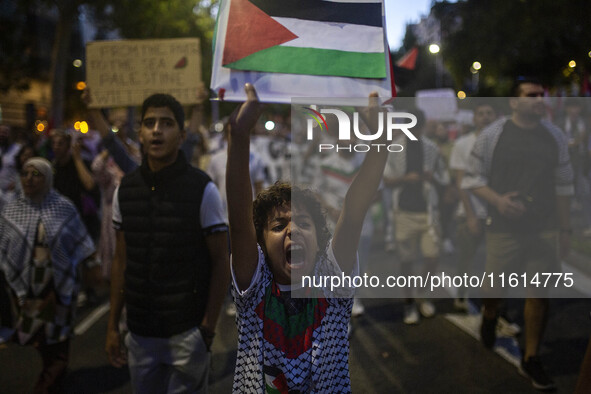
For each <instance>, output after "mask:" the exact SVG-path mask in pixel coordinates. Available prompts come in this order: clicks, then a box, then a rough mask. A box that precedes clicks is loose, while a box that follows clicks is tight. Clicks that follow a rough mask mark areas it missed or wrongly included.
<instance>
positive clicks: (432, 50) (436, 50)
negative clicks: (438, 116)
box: [429, 44, 441, 54]
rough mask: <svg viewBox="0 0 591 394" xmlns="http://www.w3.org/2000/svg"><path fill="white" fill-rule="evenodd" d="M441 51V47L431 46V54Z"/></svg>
mask: <svg viewBox="0 0 591 394" xmlns="http://www.w3.org/2000/svg"><path fill="white" fill-rule="evenodd" d="M440 49H441V48H439V45H437V44H431V45H429V52H431V53H432V54H436V53H439V51H440Z"/></svg>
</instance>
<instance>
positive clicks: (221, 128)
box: [213, 122, 224, 133]
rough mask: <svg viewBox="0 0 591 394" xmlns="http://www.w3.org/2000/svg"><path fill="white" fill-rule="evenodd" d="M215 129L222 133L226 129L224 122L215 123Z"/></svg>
mask: <svg viewBox="0 0 591 394" xmlns="http://www.w3.org/2000/svg"><path fill="white" fill-rule="evenodd" d="M213 129H214V130H215V131H216V132H217V133H221V132H222V131H224V122H217V123H216V124H215V126H214V127H213Z"/></svg>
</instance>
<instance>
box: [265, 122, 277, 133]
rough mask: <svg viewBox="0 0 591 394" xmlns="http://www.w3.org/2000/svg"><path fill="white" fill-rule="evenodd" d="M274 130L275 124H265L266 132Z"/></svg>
mask: <svg viewBox="0 0 591 394" xmlns="http://www.w3.org/2000/svg"><path fill="white" fill-rule="evenodd" d="M274 128H275V122H273V121H271V120H269V121H267V123H265V129H267V130H268V131H271V130H273V129H274Z"/></svg>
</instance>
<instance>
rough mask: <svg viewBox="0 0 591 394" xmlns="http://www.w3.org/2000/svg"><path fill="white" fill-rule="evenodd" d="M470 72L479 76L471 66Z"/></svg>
mask: <svg viewBox="0 0 591 394" xmlns="http://www.w3.org/2000/svg"><path fill="white" fill-rule="evenodd" d="M470 72H471V73H472V74H478V70H475V69H474V67H472V66H470Z"/></svg>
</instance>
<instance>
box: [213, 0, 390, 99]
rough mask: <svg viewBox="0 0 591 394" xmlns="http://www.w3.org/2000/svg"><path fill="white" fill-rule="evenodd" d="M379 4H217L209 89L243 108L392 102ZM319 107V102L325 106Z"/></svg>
mask: <svg viewBox="0 0 591 394" xmlns="http://www.w3.org/2000/svg"><path fill="white" fill-rule="evenodd" d="M390 62H391V59H390V53H389V48H388V44H387V42H386V37H385V31H384V14H383V3H382V0H221V1H220V10H219V13H218V20H217V23H216V31H215V36H214V58H213V68H212V77H211V89H212V90H213V91H215V92H216V93H217V94H218V97H219V98H220V99H222V100H228V101H243V100H244V99H245V95H244V84H245V83H252V84H253V85H254V86H255V88H256V90H257V93H258V95H259V99H260V100H261V101H263V102H275V103H286V104H287V103H290V102H292V99H293V98H296V97H316V98H323V103H325V104H329V103H330V100H328V99H331V98H335V99H339V98H351V97H357V98H359V97H367V95H368V94H369V93H370V92H372V91H376V92H378V95H379V96H380V97H392V96H394V95H395V89H394V83H393V75H392V67H391V63H390ZM325 99H326V100H325Z"/></svg>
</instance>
